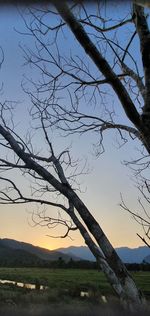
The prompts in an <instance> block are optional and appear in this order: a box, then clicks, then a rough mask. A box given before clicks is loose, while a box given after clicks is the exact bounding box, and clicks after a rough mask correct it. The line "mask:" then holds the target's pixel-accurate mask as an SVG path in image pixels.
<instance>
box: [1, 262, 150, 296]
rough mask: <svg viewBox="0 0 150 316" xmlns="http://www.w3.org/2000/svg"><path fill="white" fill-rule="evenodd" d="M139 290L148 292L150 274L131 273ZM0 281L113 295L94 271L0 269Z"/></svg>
mask: <svg viewBox="0 0 150 316" xmlns="http://www.w3.org/2000/svg"><path fill="white" fill-rule="evenodd" d="M132 275H133V278H134V280H135V282H136V284H137V285H138V286H139V288H140V289H141V290H142V291H144V292H148V291H150V272H143V271H140V272H135V273H132ZM0 279H6V280H7V279H8V280H12V281H16V282H24V283H37V282H38V283H39V284H41V285H42V284H43V285H48V286H49V288H50V289H69V290H72V289H76V288H81V289H82V288H83V289H84V288H85V289H86V288H87V289H91V290H92V289H93V290H98V291H100V292H101V293H104V294H105V295H106V294H113V293H112V288H111V287H110V285H109V283H108V282H107V280H106V278H105V276H104V274H103V273H102V272H98V271H96V270H80V269H44V268H43V269H42V268H0Z"/></svg>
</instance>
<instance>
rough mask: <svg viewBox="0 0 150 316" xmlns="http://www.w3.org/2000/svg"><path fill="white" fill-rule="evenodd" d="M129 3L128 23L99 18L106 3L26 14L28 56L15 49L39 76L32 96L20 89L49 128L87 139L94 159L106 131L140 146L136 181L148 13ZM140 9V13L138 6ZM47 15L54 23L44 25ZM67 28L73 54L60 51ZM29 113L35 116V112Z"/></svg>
mask: <svg viewBox="0 0 150 316" xmlns="http://www.w3.org/2000/svg"><path fill="white" fill-rule="evenodd" d="M133 2H134V4H133V5H132V3H131V10H130V13H129V14H128V16H127V14H126V12H125V13H122V17H120V19H119V21H118V20H117V21H116V20H115V19H114V20H113V19H112V16H111V13H110V11H111V10H108V12H107V2H106V3H103V2H101V3H100V2H99V1H95V3H94V5H93V7H92V9H91V7H90V8H89V7H88V6H86V3H85V4H84V2H82V3H80V4H76V2H75V4H74V5H72V7H71V6H69V7H68V5H67V4H66V3H65V2H63V4H61V2H60V1H54V9H52V7H50V9H49V10H47V9H46V10H41V11H40V10H31V12H30V13H31V14H32V19H31V21H30V22H29V23H27V21H26V20H25V24H26V28H27V30H28V33H29V34H30V35H32V36H33V38H34V39H35V40H36V49H35V50H34V51H31V50H27V49H25V48H24V47H22V49H23V51H24V56H25V60H26V62H27V63H29V64H30V65H32V66H34V67H35V68H36V70H39V72H40V73H41V77H40V78H41V80H40V81H38V82H35V81H34V82H32V84H33V87H34V92H36V93H33V92H32V91H33V90H31V89H30V90H29V89H27V88H26V87H25V86H24V90H26V92H27V93H28V94H29V95H30V98H31V101H32V103H33V104H40V107H42V108H43V111H44V112H45V115H46V117H47V118H48V120H49V122H50V124H51V127H55V128H57V129H59V130H61V131H62V133H63V135H66V136H67V135H70V134H81V135H82V134H85V133H89V132H93V133H94V135H95V139H96V140H95V144H94V149H95V153H96V155H97V156H99V155H100V154H101V153H102V152H103V151H104V150H105V146H104V134H105V133H106V131H108V130H110V131H115V132H116V133H117V134H118V137H119V139H118V141H119V143H120V145H123V144H125V143H126V142H127V141H128V139H130V140H131V141H132V140H133V141H134V142H136V141H138V143H139V144H140V143H141V145H142V146H141V147H139V148H140V153H138V155H139V157H138V158H137V159H136V160H134V166H135V172H136V176H137V175H138V178H139V177H142V178H143V171H145V170H146V169H147V168H148V167H149V152H150V141H149V123H150V119H149V117H150V116H149V113H150V112H149V98H150V87H149V84H150V83H149V82H150V81H149V67H150V66H149V64H150V57H149V56H150V45H149V43H150V42H149V41H150V32H149V14H148V11H146V12H144V8H143V7H142V6H140V5H137V3H138V1H133ZM140 3H141V5H143V6H148V4H147V3H145V1H141V2H140ZM108 6H110V3H109V4H108ZM55 9H56V10H55ZM112 10H113V5H112ZM122 11H123V10H122ZM123 12H124V11H123ZM52 16H55V23H53V22H52V23H51V22H50V19H51V17H52ZM60 17H61V18H60ZM116 19H117V17H116ZM127 27H128V30H129V31H128V34H127V36H126V37H125V36H124V37H123V41H122V40H121V36H122V34H124V33H125V32H126V30H127ZM68 28H69V29H70V30H71V32H72V34H73V36H74V37H75V38H76V40H77V43H78V44H79V45H80V46H79V47H78V50H77V53H76V49H77V48H76V46H75V48H74V50H75V51H74V50H73V49H71V47H70V48H69V49H68V51H67V50H65V52H64V51H62V41H63V36H64V38H65V36H71V35H68V34H70V33H69V31H68V33H65V32H66V29H68ZM69 38H70V37H69ZM30 84H31V80H30ZM108 87H109V90H108ZM64 91H65V96H66V97H65V99H64V100H63V99H62V97H61V95H62V92H64ZM116 96H117V98H118V100H117V99H116ZM122 110H123V111H124V113H125V115H124V116H123V115H120V111H122ZM32 114H33V116H34V117H37V112H36V111H35V112H34V110H33V113H32ZM147 153H148V154H147ZM128 164H129V162H128ZM130 165H131V166H133V161H132V162H131V163H130ZM146 181H147V182H148V179H147V180H146ZM139 189H140V191H142V187H141V188H139ZM131 212H132V211H131ZM143 219H144V218H143Z"/></svg>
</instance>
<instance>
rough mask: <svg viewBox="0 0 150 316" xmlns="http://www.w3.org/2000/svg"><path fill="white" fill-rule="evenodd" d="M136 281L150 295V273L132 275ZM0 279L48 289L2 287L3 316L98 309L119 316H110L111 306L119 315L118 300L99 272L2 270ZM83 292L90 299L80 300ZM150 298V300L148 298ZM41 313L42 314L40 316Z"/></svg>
mask: <svg viewBox="0 0 150 316" xmlns="http://www.w3.org/2000/svg"><path fill="white" fill-rule="evenodd" d="M133 277H134V279H135V281H136V283H137V285H138V286H139V288H140V289H141V290H142V291H143V292H145V293H148V291H150V272H136V273H133ZM0 279H6V280H12V281H16V282H23V283H33V284H35V283H37V282H38V283H39V284H41V285H47V286H48V287H49V288H48V289H47V290H44V291H39V290H29V289H26V288H19V287H16V286H15V285H13V284H12V285H10V284H9V285H8V284H0V316H1V315H3V316H5V315H6V316H9V315H10V316H14V315H18V316H19V315H20V312H21V314H22V315H23V316H24V315H29V316H30V315H31V316H32V315H40V316H41V315H42V316H43V315H44V316H45V315H56V313H55V312H56V309H57V315H70V314H71V315H72V316H73V315H80V314H81V315H86V316H87V315H98V314H99V312H98V309H99V308H102V309H103V313H102V315H105V312H106V315H117V313H118V312H116V313H115V314H111V311H112V308H111V309H110V305H111V306H112V304H113V306H117V311H118V300H117V298H116V297H115V295H114V293H113V291H112V288H111V287H110V285H109V284H108V282H107V280H106V278H105V276H104V275H103V273H102V272H98V271H96V270H80V269H44V268H0ZM82 290H83V291H86V290H88V291H91V292H90V293H91V295H90V297H88V298H81V297H80V292H81V291H82ZM104 295H105V296H106V298H107V299H108V301H109V305H108V306H107V308H109V313H107V308H106V307H105V306H104V305H106V304H104V302H103V301H102V296H104ZM147 298H148V299H149V297H148V296H147ZM27 306H28V307H27ZM73 306H74V308H73ZM77 306H78V308H79V309H78V311H77ZM99 306H100V307H99ZM3 308H4V309H3ZM19 308H21V310H19ZM24 308H25V311H24ZM43 308H44V309H43ZM114 308H115V307H113V310H114ZM7 309H8V312H7ZM26 309H27V310H26ZM33 310H34V312H33ZM35 310H36V313H35ZM38 310H39V311H41V312H39V314H38ZM43 310H44V312H43ZM63 310H64V313H63V312H62V311H63ZM94 310H95V312H94ZM27 311H28V313H27ZM17 313H18V314H17ZM88 313H89V314H88ZM94 313H95V314H94ZM118 315H120V314H118ZM122 315H123V314H122ZM146 315H147V314H146Z"/></svg>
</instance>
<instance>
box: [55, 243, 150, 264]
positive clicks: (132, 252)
mask: <svg viewBox="0 0 150 316" xmlns="http://www.w3.org/2000/svg"><path fill="white" fill-rule="evenodd" d="M115 250H116V252H117V254H118V256H119V257H120V258H121V260H122V261H123V262H124V263H142V262H143V261H145V262H147V263H150V248H148V247H147V246H142V247H138V248H133V249H132V248H128V247H120V248H116V249H115ZM57 251H60V252H61V253H63V254H69V255H70V256H71V255H75V256H78V257H80V258H82V259H84V260H90V261H94V260H95V258H94V256H93V254H92V253H91V251H90V250H89V248H88V247H85V246H81V247H74V246H71V247H69V248H59V249H57Z"/></svg>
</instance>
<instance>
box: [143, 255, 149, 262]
mask: <svg viewBox="0 0 150 316" xmlns="http://www.w3.org/2000/svg"><path fill="white" fill-rule="evenodd" d="M143 262H145V263H150V255H149V256H146V257H145V258H144V260H143Z"/></svg>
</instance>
